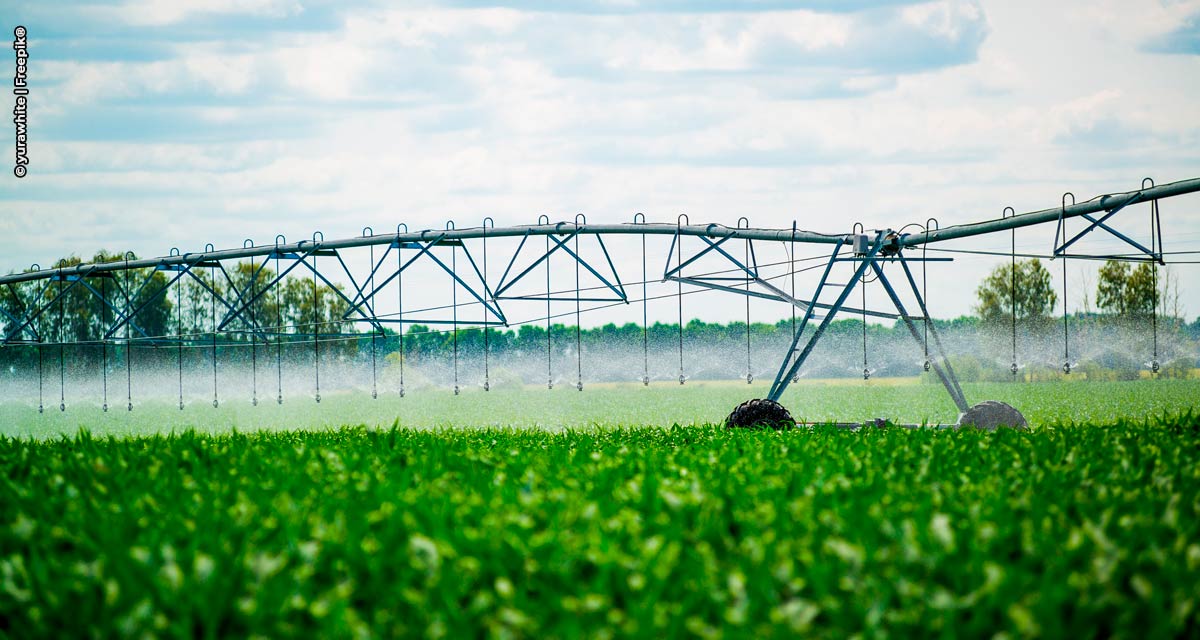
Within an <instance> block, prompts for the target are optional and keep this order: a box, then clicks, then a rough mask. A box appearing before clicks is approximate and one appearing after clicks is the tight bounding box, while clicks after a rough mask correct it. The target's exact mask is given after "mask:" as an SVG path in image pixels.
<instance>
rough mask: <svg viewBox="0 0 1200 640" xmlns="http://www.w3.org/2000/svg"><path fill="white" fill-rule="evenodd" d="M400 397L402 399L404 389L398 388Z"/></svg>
mask: <svg viewBox="0 0 1200 640" xmlns="http://www.w3.org/2000/svg"><path fill="white" fill-rule="evenodd" d="M400 397H401V398H403V397H404V387H400Z"/></svg>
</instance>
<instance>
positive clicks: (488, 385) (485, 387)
mask: <svg viewBox="0 0 1200 640" xmlns="http://www.w3.org/2000/svg"><path fill="white" fill-rule="evenodd" d="M483 390H484V391H491V390H492V385H491V383H490V382H488V381H487V380H484V381H483Z"/></svg>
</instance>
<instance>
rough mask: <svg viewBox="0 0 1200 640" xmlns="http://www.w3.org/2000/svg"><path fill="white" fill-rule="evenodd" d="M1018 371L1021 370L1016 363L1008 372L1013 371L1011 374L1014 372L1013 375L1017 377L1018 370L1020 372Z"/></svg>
mask: <svg viewBox="0 0 1200 640" xmlns="http://www.w3.org/2000/svg"><path fill="white" fill-rule="evenodd" d="M1018 369H1020V367H1018V366H1017V363H1015V362H1014V363H1012V366H1010V367H1009V368H1008V370H1009V371H1011V372H1012V374H1013V375H1014V376H1015V375H1017V370H1018Z"/></svg>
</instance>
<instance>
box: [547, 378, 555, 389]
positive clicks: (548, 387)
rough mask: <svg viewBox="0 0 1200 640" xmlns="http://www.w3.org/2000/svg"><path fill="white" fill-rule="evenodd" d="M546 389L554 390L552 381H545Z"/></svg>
mask: <svg viewBox="0 0 1200 640" xmlns="http://www.w3.org/2000/svg"><path fill="white" fill-rule="evenodd" d="M546 388H547V389H553V388H554V381H553V380H547V381H546Z"/></svg>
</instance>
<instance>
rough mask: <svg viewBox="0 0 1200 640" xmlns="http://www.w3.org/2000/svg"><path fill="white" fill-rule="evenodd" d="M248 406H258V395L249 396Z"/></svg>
mask: <svg viewBox="0 0 1200 640" xmlns="http://www.w3.org/2000/svg"><path fill="white" fill-rule="evenodd" d="M250 406H252V407H257V406H258V396H254V397H253V398H251V400H250Z"/></svg>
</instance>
